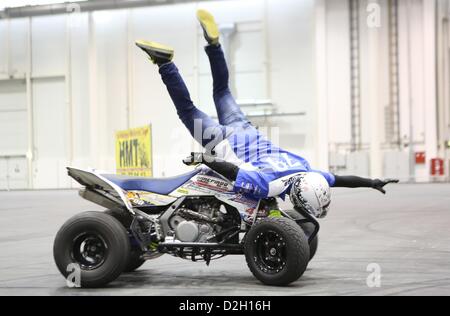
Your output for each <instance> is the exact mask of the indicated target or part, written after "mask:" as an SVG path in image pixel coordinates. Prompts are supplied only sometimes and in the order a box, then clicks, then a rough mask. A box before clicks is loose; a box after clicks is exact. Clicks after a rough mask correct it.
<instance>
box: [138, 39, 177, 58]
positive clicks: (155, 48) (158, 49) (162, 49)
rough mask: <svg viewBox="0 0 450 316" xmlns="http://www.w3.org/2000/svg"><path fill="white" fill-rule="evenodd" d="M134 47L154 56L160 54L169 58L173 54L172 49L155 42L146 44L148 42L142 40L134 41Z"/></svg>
mask: <svg viewBox="0 0 450 316" xmlns="http://www.w3.org/2000/svg"><path fill="white" fill-rule="evenodd" d="M136 45H137V46H138V47H139V48H142V49H144V50H146V51H150V52H154V53H156V54H158V53H160V54H165V55H169V56H170V57H171V58H172V57H173V54H174V49H173V48H172V47H170V46H166V45H163V44H160V43H156V42H148V41H144V40H139V41H136Z"/></svg>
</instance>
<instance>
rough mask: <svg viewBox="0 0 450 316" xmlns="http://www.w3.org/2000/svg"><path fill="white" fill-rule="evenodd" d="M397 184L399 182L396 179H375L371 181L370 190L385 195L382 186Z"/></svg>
mask: <svg viewBox="0 0 450 316" xmlns="http://www.w3.org/2000/svg"><path fill="white" fill-rule="evenodd" d="M399 182H400V180H398V179H385V180H380V179H375V180H373V185H372V188H374V189H375V190H378V191H380V192H381V193H383V194H386V190H385V189H384V186H385V185H386V184H389V183H399Z"/></svg>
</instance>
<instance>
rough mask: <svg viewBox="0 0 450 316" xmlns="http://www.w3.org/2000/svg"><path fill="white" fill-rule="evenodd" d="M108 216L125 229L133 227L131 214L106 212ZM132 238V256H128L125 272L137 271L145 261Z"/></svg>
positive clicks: (131, 237)
mask: <svg viewBox="0 0 450 316" xmlns="http://www.w3.org/2000/svg"><path fill="white" fill-rule="evenodd" d="M105 213H106V214H108V215H110V216H112V217H114V218H115V219H117V220H118V221H119V222H120V223H121V224H122V225H123V226H124V227H125V229H127V230H128V229H129V228H130V226H131V222H132V218H131V216H130V215H129V214H126V213H125V212H124V211H122V210H120V209H119V210H106V211H105ZM129 236H130V254H129V255H128V263H127V266H126V267H125V269H124V270H123V272H133V271H135V270H137V269H138V268H139V267H141V266H142V265H143V264H144V263H145V260H144V259H142V258H141V256H142V254H143V252H142V250H141V248H140V247H139V245H137V244H136V241H135V240H134V237H133V236H131V234H129Z"/></svg>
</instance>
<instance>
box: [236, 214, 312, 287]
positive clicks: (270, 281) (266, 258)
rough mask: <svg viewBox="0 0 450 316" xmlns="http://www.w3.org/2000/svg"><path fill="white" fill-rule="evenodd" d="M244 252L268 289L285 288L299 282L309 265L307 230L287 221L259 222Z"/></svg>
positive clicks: (250, 235) (266, 220)
mask: <svg viewBox="0 0 450 316" xmlns="http://www.w3.org/2000/svg"><path fill="white" fill-rule="evenodd" d="M274 249H275V251H273V250H274ZM244 252H245V259H246V260H247V265H248V267H249V269H250V271H251V272H252V273H253V275H254V276H255V277H256V278H257V279H258V280H259V281H261V282H262V283H264V284H267V285H275V286H284V285H288V284H290V283H292V282H294V281H296V280H298V279H299V278H300V277H301V276H302V275H303V273H304V272H305V270H306V268H307V266H308V262H309V245H308V240H307V238H306V236H305V234H304V232H303V230H302V229H301V228H300V226H298V225H297V224H296V223H295V222H294V221H293V220H292V219H289V218H285V217H274V218H270V217H269V218H265V219H261V220H259V221H258V222H256V223H255V224H254V225H253V226H252V228H251V229H250V231H249V232H248V233H247V235H246V237H245V243H244Z"/></svg>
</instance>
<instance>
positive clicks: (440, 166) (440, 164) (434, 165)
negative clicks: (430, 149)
mask: <svg viewBox="0 0 450 316" xmlns="http://www.w3.org/2000/svg"><path fill="white" fill-rule="evenodd" d="M431 175H432V176H443V175H444V159H441V158H434V159H431Z"/></svg>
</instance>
